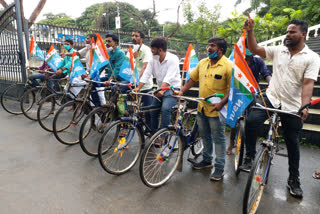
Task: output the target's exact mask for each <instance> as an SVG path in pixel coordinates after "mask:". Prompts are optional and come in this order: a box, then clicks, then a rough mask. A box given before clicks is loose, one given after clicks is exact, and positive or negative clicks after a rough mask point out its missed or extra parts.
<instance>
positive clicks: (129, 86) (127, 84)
mask: <svg viewBox="0 0 320 214" xmlns="http://www.w3.org/2000/svg"><path fill="white" fill-rule="evenodd" d="M84 81H86V82H91V83H97V84H104V83H105V82H100V81H95V80H90V79H84ZM110 84H112V85H123V86H128V88H131V86H132V84H131V83H120V82H114V81H110Z"/></svg>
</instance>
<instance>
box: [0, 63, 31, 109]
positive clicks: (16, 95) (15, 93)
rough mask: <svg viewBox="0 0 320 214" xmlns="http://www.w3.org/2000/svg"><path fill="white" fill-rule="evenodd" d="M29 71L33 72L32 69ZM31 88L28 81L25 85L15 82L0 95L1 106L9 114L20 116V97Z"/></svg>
mask: <svg viewBox="0 0 320 214" xmlns="http://www.w3.org/2000/svg"><path fill="white" fill-rule="evenodd" d="M30 70H32V71H34V69H30ZM32 71H31V72H32ZM33 87H34V85H33V84H32V82H31V81H30V80H29V79H28V80H27V81H26V82H25V83H22V82H17V83H15V84H13V85H9V86H8V87H7V88H6V89H5V90H4V91H3V93H2V94H1V98H0V101H1V106H2V107H3V109H4V110H5V111H6V112H8V113H9V114H13V115H19V114H22V110H21V107H20V100H21V97H22V96H23V94H24V93H25V92H26V91H27V90H29V89H31V88H33Z"/></svg>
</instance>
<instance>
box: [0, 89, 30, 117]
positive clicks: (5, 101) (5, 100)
mask: <svg viewBox="0 0 320 214" xmlns="http://www.w3.org/2000/svg"><path fill="white" fill-rule="evenodd" d="M24 92H25V89H24V85H23V84H22V83H21V84H20V83H16V84H14V85H10V86H9V87H7V88H6V89H5V90H4V92H3V93H2V95H1V105H2V107H3V109H4V110H5V111H6V112H8V113H10V114H14V115H19V114H22V111H21V107H20V99H21V97H22V96H23V94H24Z"/></svg>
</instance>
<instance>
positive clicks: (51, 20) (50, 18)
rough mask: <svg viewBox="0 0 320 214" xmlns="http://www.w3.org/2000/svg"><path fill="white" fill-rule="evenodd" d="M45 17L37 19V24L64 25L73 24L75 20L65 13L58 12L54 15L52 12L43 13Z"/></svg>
mask: <svg viewBox="0 0 320 214" xmlns="http://www.w3.org/2000/svg"><path fill="white" fill-rule="evenodd" d="M44 16H45V17H46V19H43V20H41V21H39V24H51V25H66V26H74V25H75V24H76V21H75V20H74V19H72V18H70V17H69V16H67V15H66V14H65V13H58V14H57V15H54V14H53V13H46V14H44Z"/></svg>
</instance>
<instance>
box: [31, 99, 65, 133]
mask: <svg viewBox="0 0 320 214" xmlns="http://www.w3.org/2000/svg"><path fill="white" fill-rule="evenodd" d="M66 99H67V98H66V95H65V94H51V95H49V96H47V97H45V98H43V100H41V102H40V103H39V108H38V111H37V120H38V122H39V124H40V126H41V127H42V128H43V129H44V130H46V131H48V132H53V126H52V123H53V119H54V116H55V115H56V113H57V111H58V109H59V108H60V107H61V105H62V104H63V103H64V100H66Z"/></svg>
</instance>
